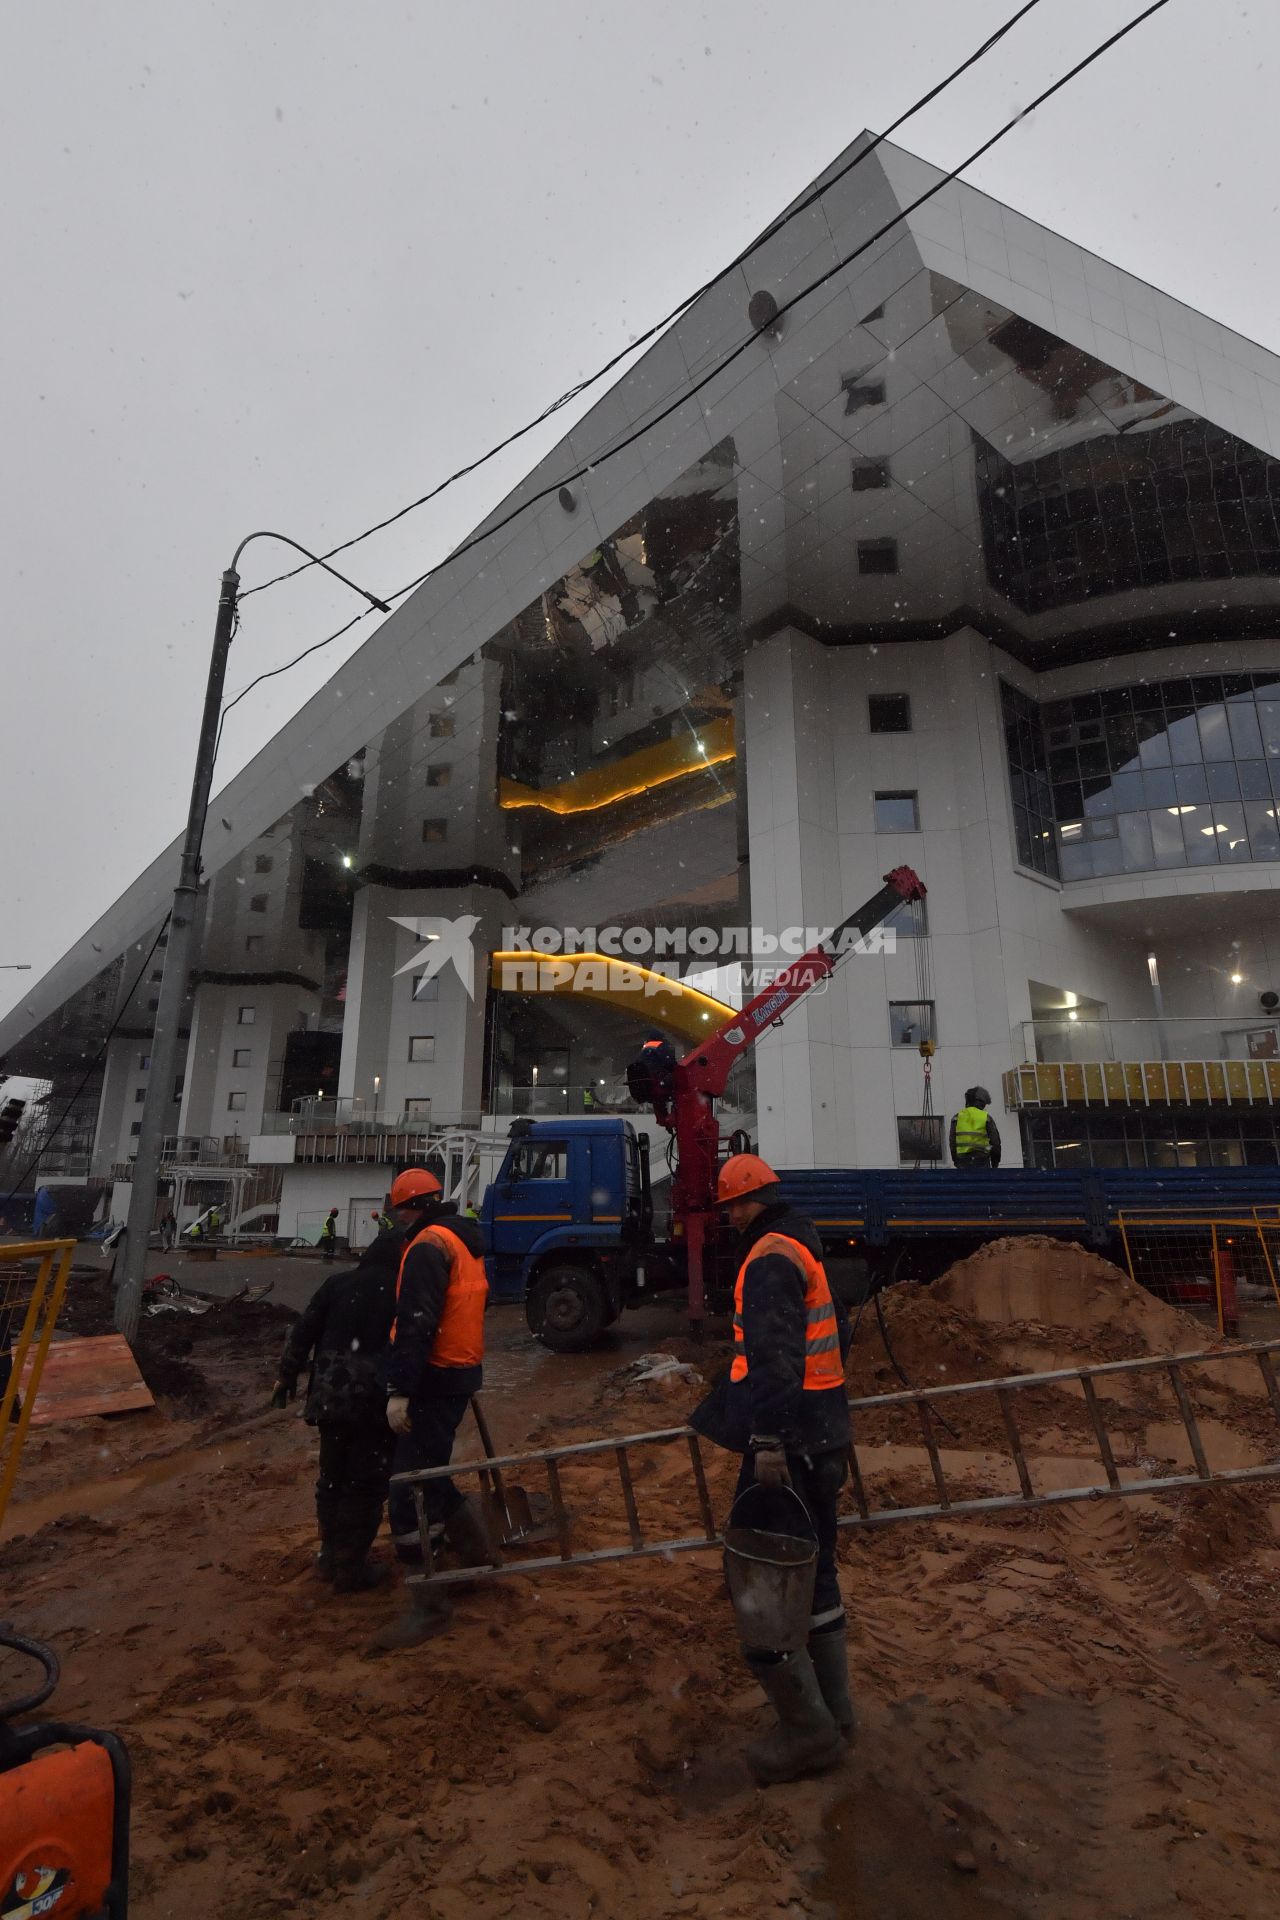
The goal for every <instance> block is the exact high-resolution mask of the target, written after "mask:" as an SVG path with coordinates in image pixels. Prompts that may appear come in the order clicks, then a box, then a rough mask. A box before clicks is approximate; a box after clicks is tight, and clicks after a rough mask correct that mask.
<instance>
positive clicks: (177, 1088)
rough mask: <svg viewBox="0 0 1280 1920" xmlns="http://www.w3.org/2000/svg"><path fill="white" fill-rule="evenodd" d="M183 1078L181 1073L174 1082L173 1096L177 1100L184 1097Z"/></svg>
mask: <svg viewBox="0 0 1280 1920" xmlns="http://www.w3.org/2000/svg"><path fill="white" fill-rule="evenodd" d="M182 1078H183V1077H182V1075H181V1074H179V1075H178V1077H177V1079H176V1080H175V1081H174V1083H173V1097H174V1099H175V1100H181V1098H182Z"/></svg>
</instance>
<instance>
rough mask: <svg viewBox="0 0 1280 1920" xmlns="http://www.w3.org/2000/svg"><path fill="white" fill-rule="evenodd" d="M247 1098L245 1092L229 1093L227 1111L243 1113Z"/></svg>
mask: <svg viewBox="0 0 1280 1920" xmlns="http://www.w3.org/2000/svg"><path fill="white" fill-rule="evenodd" d="M245 1099H246V1095H244V1094H243V1093H229V1094H228V1095H227V1112H228V1113H243V1112H244V1103H245Z"/></svg>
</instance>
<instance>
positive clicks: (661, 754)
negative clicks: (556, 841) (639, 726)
mask: <svg viewBox="0 0 1280 1920" xmlns="http://www.w3.org/2000/svg"><path fill="white" fill-rule="evenodd" d="M736 757H737V747H736V746H735V744H734V738H733V719H732V716H731V715H728V714H725V715H723V716H722V717H721V718H720V719H718V720H710V721H708V722H707V724H706V726H704V727H701V728H699V729H698V730H697V731H696V732H694V733H684V734H681V735H679V736H677V738H675V739H674V740H661V741H659V742H658V744H657V745H656V746H652V747H642V748H641V749H640V751H639V752H638V753H632V754H628V755H627V757H626V758H625V759H624V760H614V761H611V762H610V763H609V765H607V766H603V767H593V768H591V769H590V770H589V771H588V772H586V773H580V774H576V775H575V776H574V778H573V779H572V780H562V781H560V782H559V784H558V785H556V786H554V787H529V786H525V785H524V784H523V782H522V781H519V780H507V779H502V780H499V782H498V805H499V806H500V807H501V808H503V810H504V811H506V812H512V811H515V810H516V809H519V808H524V807H539V808H541V809H542V810H543V811H544V812H546V813H556V814H573V813H595V812H598V811H599V809H600V808H601V807H613V806H617V805H618V804H619V802H620V801H623V800H633V799H635V798H636V797H637V796H638V795H640V794H644V793H651V792H652V791H653V790H654V788H655V787H665V786H669V785H670V784H671V782H672V781H673V780H683V779H685V778H686V777H687V776H688V775H689V774H691V773H700V772H701V771H702V769H703V768H704V767H719V766H723V765H724V764H725V763H726V762H727V761H730V760H733V759H736Z"/></svg>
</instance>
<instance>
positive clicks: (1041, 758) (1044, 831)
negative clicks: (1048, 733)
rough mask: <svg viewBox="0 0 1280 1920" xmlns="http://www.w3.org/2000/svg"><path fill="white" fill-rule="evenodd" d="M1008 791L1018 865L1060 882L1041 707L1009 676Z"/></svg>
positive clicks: (1005, 701) (1005, 702)
mask: <svg viewBox="0 0 1280 1920" xmlns="http://www.w3.org/2000/svg"><path fill="white" fill-rule="evenodd" d="M1000 708H1001V714H1002V717H1003V719H1004V743H1005V752H1006V754H1007V755H1008V759H1009V792H1010V797H1011V799H1012V801H1013V840H1014V846H1015V847H1016V849H1017V854H1018V861H1019V864H1020V865H1022V866H1024V867H1030V868H1031V871H1032V872H1033V873H1043V874H1045V875H1047V876H1048V877H1049V878H1050V879H1053V880H1057V879H1058V878H1059V877H1060V875H1059V870H1058V846H1057V841H1056V840H1055V838H1054V832H1053V797H1052V794H1051V792H1050V788H1049V760H1048V755H1047V754H1046V752H1045V745H1044V728H1043V727H1042V725H1041V723H1040V709H1039V707H1038V706H1037V705H1036V703H1035V701H1034V700H1028V698H1027V696H1026V694H1025V693H1019V692H1018V689H1017V688H1016V687H1011V686H1010V685H1009V682H1008V681H1007V680H1002V681H1001V682H1000Z"/></svg>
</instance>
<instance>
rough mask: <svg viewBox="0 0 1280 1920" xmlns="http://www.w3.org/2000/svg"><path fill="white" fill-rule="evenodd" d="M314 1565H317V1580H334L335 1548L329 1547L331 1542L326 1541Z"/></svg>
mask: <svg viewBox="0 0 1280 1920" xmlns="http://www.w3.org/2000/svg"><path fill="white" fill-rule="evenodd" d="M314 1565H315V1570H316V1579H317V1580H332V1579H333V1574H334V1566H333V1548H332V1547H331V1546H330V1545H329V1542H328V1541H327V1540H326V1541H325V1543H324V1545H323V1546H322V1547H321V1549H320V1551H319V1553H318V1554H317V1555H316V1557H315V1562H314Z"/></svg>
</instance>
